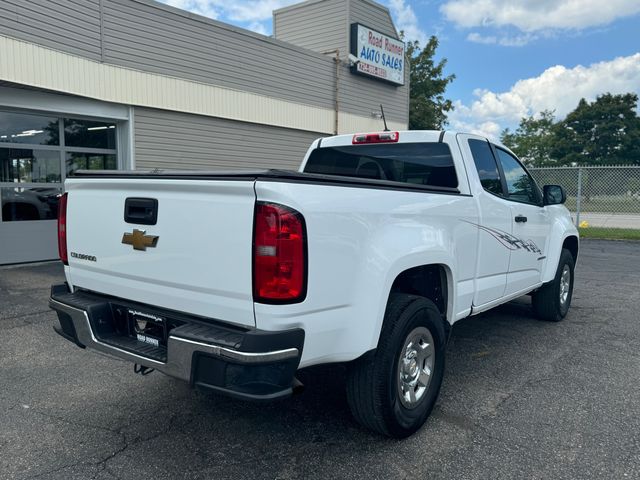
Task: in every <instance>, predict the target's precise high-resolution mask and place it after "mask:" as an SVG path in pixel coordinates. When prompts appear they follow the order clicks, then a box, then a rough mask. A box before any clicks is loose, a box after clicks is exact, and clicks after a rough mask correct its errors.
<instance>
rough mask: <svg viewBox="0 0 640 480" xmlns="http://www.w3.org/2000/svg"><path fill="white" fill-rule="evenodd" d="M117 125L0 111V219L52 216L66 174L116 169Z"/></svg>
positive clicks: (111, 122)
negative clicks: (78, 171) (79, 171)
mask: <svg viewBox="0 0 640 480" xmlns="http://www.w3.org/2000/svg"><path fill="white" fill-rule="evenodd" d="M116 133H117V124H116V122H113V121H102V120H87V119H79V118H62V117H57V116H50V115H38V114H33V113H26V112H17V111H0V222H16V221H24V220H53V219H55V218H56V216H57V208H58V207H57V205H58V196H59V194H60V193H61V192H62V182H63V181H64V179H65V177H66V176H69V175H71V174H73V172H74V171H75V170H78V169H89V170H96V169H99V170H111V169H113V170H115V169H117V168H118V157H117V149H116V148H117V145H116V140H117V134H116Z"/></svg>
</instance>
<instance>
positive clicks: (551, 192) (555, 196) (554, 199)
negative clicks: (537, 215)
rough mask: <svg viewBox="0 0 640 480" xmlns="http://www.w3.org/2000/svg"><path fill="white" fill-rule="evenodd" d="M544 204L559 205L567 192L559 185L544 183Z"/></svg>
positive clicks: (565, 198) (564, 199) (563, 200)
mask: <svg viewBox="0 0 640 480" xmlns="http://www.w3.org/2000/svg"><path fill="white" fill-rule="evenodd" d="M542 196H543V198H544V204H545V205H561V204H563V203H564V202H566V201H567V194H566V193H565V192H564V188H562V187H561V186H560V185H545V186H544V187H542Z"/></svg>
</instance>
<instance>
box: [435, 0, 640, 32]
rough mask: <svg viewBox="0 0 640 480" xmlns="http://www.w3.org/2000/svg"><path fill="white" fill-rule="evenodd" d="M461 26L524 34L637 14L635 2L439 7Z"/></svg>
mask: <svg viewBox="0 0 640 480" xmlns="http://www.w3.org/2000/svg"><path fill="white" fill-rule="evenodd" d="M440 11H441V12H442V13H443V14H444V16H445V18H446V19H447V20H449V21H451V22H454V23H455V24H457V25H458V26H460V27H464V28H473V27H507V26H514V27H516V28H518V29H519V30H521V31H523V32H538V31H543V30H566V29H574V30H580V29H584V28H587V27H593V26H597V25H606V24H608V23H611V22H612V21H614V20H616V19H617V18H621V17H627V16H630V15H635V14H637V13H640V1H638V0H449V1H447V2H446V3H445V4H443V5H442V6H441V7H440Z"/></svg>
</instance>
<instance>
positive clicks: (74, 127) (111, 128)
mask: <svg viewBox="0 0 640 480" xmlns="http://www.w3.org/2000/svg"><path fill="white" fill-rule="evenodd" d="M64 142H65V145H66V146H67V147H84V148H105V149H115V148H116V124H115V122H96V121H93V120H79V119H75V118H65V119H64Z"/></svg>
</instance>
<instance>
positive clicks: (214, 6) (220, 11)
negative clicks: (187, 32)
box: [160, 0, 299, 35]
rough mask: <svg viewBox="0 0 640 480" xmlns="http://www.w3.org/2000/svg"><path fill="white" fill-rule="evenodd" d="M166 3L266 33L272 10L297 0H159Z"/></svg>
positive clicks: (268, 29) (269, 29)
mask: <svg viewBox="0 0 640 480" xmlns="http://www.w3.org/2000/svg"><path fill="white" fill-rule="evenodd" d="M160 1H161V2H163V3H166V4H167V5H171V6H173V7H177V8H181V9H183V10H187V11H189V12H192V13H197V14H198V15H204V16H205V17H209V18H213V19H217V20H222V21H231V22H234V23H239V24H246V25H244V27H245V28H247V29H249V30H253V31H254V32H257V33H261V34H263V35H268V34H269V33H270V31H271V14H272V12H273V10H277V9H278V8H282V7H286V6H287V5H291V4H293V3H297V2H298V1H299V0H242V1H233V2H229V1H226V0H160Z"/></svg>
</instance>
